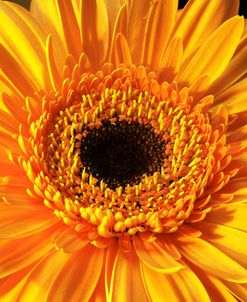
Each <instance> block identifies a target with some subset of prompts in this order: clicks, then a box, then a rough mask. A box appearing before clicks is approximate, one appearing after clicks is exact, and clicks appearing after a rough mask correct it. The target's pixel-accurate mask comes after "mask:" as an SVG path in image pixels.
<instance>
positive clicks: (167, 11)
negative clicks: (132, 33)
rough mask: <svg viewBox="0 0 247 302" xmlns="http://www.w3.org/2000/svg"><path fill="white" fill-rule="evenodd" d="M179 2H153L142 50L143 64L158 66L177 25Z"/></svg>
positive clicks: (168, 0)
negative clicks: (171, 33)
mask: <svg viewBox="0 0 247 302" xmlns="http://www.w3.org/2000/svg"><path fill="white" fill-rule="evenodd" d="M177 7H178V1H177V0H173V1H170V0H163V1H155V2H153V4H152V6H151V9H150V11H149V13H148V17H147V23H146V27H145V33H144V42H143V50H142V64H144V65H147V66H152V67H153V68H155V67H157V66H158V63H159V61H160V58H161V55H162V53H163V52H164V50H165V48H166V43H167V41H168V38H169V36H170V32H171V30H172V28H173V25H174V23H175V17H176V13H177Z"/></svg>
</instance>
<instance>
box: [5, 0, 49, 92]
mask: <svg viewBox="0 0 247 302" xmlns="http://www.w3.org/2000/svg"><path fill="white" fill-rule="evenodd" d="M26 18H30V23H26V22H25V20H24V19H23V18H22V17H21V16H20V14H19V13H18V12H17V10H16V9H13V8H12V6H9V5H7V4H6V3H5V2H4V1H1V2H0V19H1V23H0V32H1V35H0V43H1V44H2V45H3V46H4V47H5V48H7V49H8V50H9V51H10V52H11V55H12V56H13V57H14V58H15V59H16V60H17V61H18V62H19V63H22V66H25V69H26V73H27V74H28V75H29V76H30V78H31V79H32V81H33V82H35V85H36V87H37V90H40V89H44V90H49V89H51V83H50V81H49V79H48V78H47V77H46V76H44V75H45V74H46V72H47V69H46V64H45V41H43V42H42V41H41V39H40V38H41V37H42V35H39V34H36V33H35V32H34V27H33V26H32V23H34V22H35V21H34V19H32V16H31V15H28V14H27V15H26ZM37 27H38V25H37ZM20 45H21V47H20ZM1 61H2V60H1Z"/></svg>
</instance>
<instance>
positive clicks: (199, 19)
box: [171, 0, 239, 59]
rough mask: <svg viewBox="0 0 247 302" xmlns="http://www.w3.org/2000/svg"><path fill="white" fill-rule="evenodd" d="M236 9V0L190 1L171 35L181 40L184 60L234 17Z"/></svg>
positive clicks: (237, 2)
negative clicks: (220, 26) (222, 24)
mask: <svg viewBox="0 0 247 302" xmlns="http://www.w3.org/2000/svg"><path fill="white" fill-rule="evenodd" d="M238 8H239V1H238V0H229V1H225V0H217V1H208V0H200V1H196V0H190V1H189V2H188V4H187V5H186V6H185V8H184V9H183V10H182V12H181V14H180V16H179V18H178V20H177V22H176V24H175V25H174V31H173V33H172V35H171V37H172V38H173V37H180V38H181V39H182V41H183V44H184V59H186V58H187V57H188V56H189V55H191V54H192V53H193V52H194V51H195V50H196V49H197V48H198V47H199V46H200V45H201V44H202V43H203V42H204V41H205V40H206V39H207V38H208V37H209V35H210V34H211V33H212V32H213V31H214V30H215V29H217V28H218V27H219V25H220V24H221V23H223V22H224V21H226V20H227V19H229V18H231V17H233V16H235V15H236V14H237V13H238ZM216 12H217V13H216Z"/></svg>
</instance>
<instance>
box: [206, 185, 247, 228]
mask: <svg viewBox="0 0 247 302" xmlns="http://www.w3.org/2000/svg"><path fill="white" fill-rule="evenodd" d="M245 184H246V182H245ZM246 215H247V204H239V203H237V204H227V205H222V206H218V207H213V208H212V211H211V212H210V213H208V214H207V219H206V221H209V222H213V223H216V224H222V225H226V226H229V227H232V228H236V229H239V230H242V231H246V230H247V219H246Z"/></svg>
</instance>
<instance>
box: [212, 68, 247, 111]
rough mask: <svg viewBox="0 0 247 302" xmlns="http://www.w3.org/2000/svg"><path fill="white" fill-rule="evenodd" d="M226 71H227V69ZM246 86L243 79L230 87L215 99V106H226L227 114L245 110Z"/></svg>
mask: <svg viewBox="0 0 247 302" xmlns="http://www.w3.org/2000/svg"><path fill="white" fill-rule="evenodd" d="M226 70H228V68H227V69H226ZM246 86H247V79H243V80H242V81H240V82H238V83H236V84H235V85H232V86H231V87H229V88H228V89H226V90H224V91H223V92H222V93H220V94H219V95H217V97H215V104H219V103H221V104H223V105H224V106H226V108H227V110H228V113H229V114H234V113H237V112H241V111H244V110H247V103H246V98H247V92H246Z"/></svg>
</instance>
